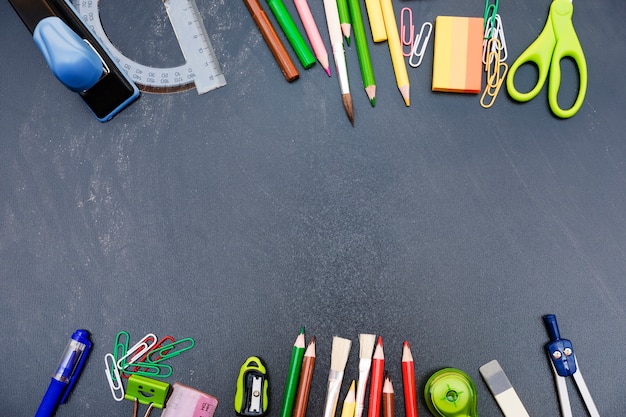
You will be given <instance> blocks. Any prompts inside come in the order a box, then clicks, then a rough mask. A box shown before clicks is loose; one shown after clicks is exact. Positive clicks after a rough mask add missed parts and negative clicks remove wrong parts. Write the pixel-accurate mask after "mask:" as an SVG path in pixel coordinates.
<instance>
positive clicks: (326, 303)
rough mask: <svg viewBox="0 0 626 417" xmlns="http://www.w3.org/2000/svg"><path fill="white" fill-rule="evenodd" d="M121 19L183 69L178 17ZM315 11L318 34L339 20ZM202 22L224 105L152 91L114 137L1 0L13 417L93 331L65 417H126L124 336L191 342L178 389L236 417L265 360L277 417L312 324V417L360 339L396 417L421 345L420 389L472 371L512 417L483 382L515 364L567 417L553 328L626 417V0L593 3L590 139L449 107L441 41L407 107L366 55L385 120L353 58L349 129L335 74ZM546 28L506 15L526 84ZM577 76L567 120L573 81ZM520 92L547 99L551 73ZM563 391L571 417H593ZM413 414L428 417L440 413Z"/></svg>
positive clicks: (585, 111) (454, 99) (543, 114)
mask: <svg viewBox="0 0 626 417" xmlns="http://www.w3.org/2000/svg"><path fill="white" fill-rule="evenodd" d="M104 3H106V4H105V5H102V10H101V14H102V18H103V24H104V26H105V28H106V29H107V31H108V32H109V36H110V38H111V39H112V40H113V41H114V43H116V45H118V47H119V48H120V49H121V50H122V51H124V52H125V53H126V54H127V55H128V56H130V57H132V58H134V59H136V60H137V61H139V62H142V63H144V64H150V65H155V66H162V65H168V64H171V63H172V62H174V63H176V62H180V60H181V59H182V58H181V57H180V56H179V55H180V53H179V52H178V49H177V46H176V43H175V39H174V35H173V33H171V29H170V27H169V23H168V21H167V16H166V15H165V13H164V11H163V7H162V5H161V2H159V1H152V2H148V1H145V0H144V1H142V2H140V3H141V5H139V3H137V2H131V1H123V2H122V1H119V2H104ZM310 3H311V9H312V11H313V14H314V16H315V17H316V19H318V22H320V23H324V11H323V6H322V2H321V1H311V2H310ZM263 4H264V7H265V6H266V5H265V3H263ZM286 5H287V7H288V9H289V10H290V11H293V12H294V13H295V7H294V5H293V3H292V2H289V1H286ZM404 6H408V7H411V8H412V9H413V13H414V17H415V19H416V21H417V22H418V23H421V22H422V21H425V20H430V21H433V20H434V18H435V17H436V16H438V15H459V16H481V15H482V12H483V7H484V2H482V1H480V0H472V1H463V2H460V1H454V0H413V1H397V2H395V8H396V15H397V16H398V17H399V12H400V8H401V7H404ZM198 7H199V9H200V11H201V13H202V17H203V18H204V22H205V25H206V26H207V28H208V32H209V34H210V37H211V41H212V43H213V46H214V48H215V50H216V53H217V55H218V57H219V61H220V63H221V65H222V67H223V70H224V73H225V76H226V80H227V82H228V85H227V86H225V87H223V88H220V89H218V90H216V91H213V92H210V93H208V94H206V95H201V96H199V95H198V94H196V92H195V91H188V92H183V93H178V94H170V95H155V94H143V95H142V96H141V98H140V99H139V100H138V101H137V102H136V103H134V104H133V105H131V106H130V107H129V108H127V109H126V110H124V111H123V112H122V113H120V114H119V115H118V116H116V117H115V118H114V119H113V120H112V121H110V122H107V123H105V124H101V123H99V122H98V121H97V120H96V119H95V118H94V117H93V116H92V115H91V114H90V113H89V111H88V109H87V107H86V106H85V105H84V104H83V103H82V101H81V100H80V99H79V97H78V96H76V95H75V94H73V93H71V92H69V91H68V90H67V89H65V88H64V87H63V86H62V85H61V84H60V83H59V82H57V81H56V80H55V79H54V76H53V75H52V73H51V72H50V71H49V70H48V69H47V67H46V64H45V61H44V59H43V57H42V56H41V54H40V53H39V51H38V50H37V48H36V46H35V45H34V43H33V42H32V40H31V38H30V34H29V32H28V31H27V30H26V28H25V27H24V26H23V25H22V23H21V21H20V20H19V17H18V16H17V14H15V13H14V11H13V10H12V8H11V7H10V5H9V4H8V3H7V2H1V3H0V20H1V22H0V28H1V29H0V31H1V33H2V39H3V40H4V41H3V42H2V44H1V46H0V50H1V54H0V56H1V64H0V65H1V67H0V120H1V123H0V126H1V130H2V134H1V136H2V140H1V142H0V294H1V295H2V302H1V303H0V320H1V321H0V323H1V327H0V328H1V330H2V335H3V339H4V340H3V347H4V348H3V349H4V355H3V361H2V362H3V364H2V366H1V369H2V371H1V373H0V374H1V376H2V380H3V384H2V388H0V414H1V415H3V416H27V415H33V414H34V413H35V410H36V409H37V406H38V403H39V400H40V398H41V396H42V395H43V393H44V391H45V389H46V387H47V384H48V382H49V377H50V374H51V372H52V371H53V368H54V366H55V365H56V363H57V361H58V359H59V355H60V354H61V352H62V350H63V348H64V346H65V344H66V343H67V340H68V338H69V336H70V335H71V333H72V332H73V331H74V330H75V329H76V328H85V329H88V330H89V331H90V332H91V334H92V339H93V342H94V349H93V352H92V355H91V357H90V359H89V362H88V364H87V367H86V369H85V370H84V373H83V375H82V376H81V379H80V381H79V383H78V385H77V386H76V389H75V391H74V392H73V394H72V396H71V397H70V400H69V402H68V403H67V404H66V405H64V406H62V407H61V408H60V409H59V410H58V412H57V415H58V416H70V415H84V416H87V415H107V416H128V415H130V414H131V413H132V404H131V402H129V401H123V402H121V403H116V402H115V401H113V399H112V398H111V395H110V393H109V389H108V386H107V383H106V380H105V377H104V363H103V356H104V354H105V353H107V352H110V351H112V349H113V343H114V339H115V335H116V334H117V332H119V331H121V330H126V331H128V332H129V333H130V335H131V339H132V340H133V341H137V340H138V339H139V338H140V337H142V336H143V335H145V334H146V333H148V332H154V333H156V334H157V335H158V336H165V335H168V334H169V335H172V336H174V337H175V338H182V337H193V338H194V339H195V340H196V346H195V348H194V349H193V350H191V351H189V352H186V353H185V354H183V355H181V356H180V357H178V358H175V359H172V360H171V364H172V366H173V367H174V374H173V375H172V377H170V378H169V379H168V380H167V381H168V382H170V383H173V382H175V381H179V382H181V383H184V384H186V385H189V386H192V387H194V388H197V389H199V390H202V391H205V392H207V393H210V394H213V395H215V396H216V397H218V399H219V400H220V405H219V407H218V410H217V414H216V415H217V416H218V417H224V416H232V415H234V411H233V409H232V401H233V396H234V392H235V379H236V376H237V373H238V370H239V366H240V365H241V364H242V363H243V361H244V360H245V359H246V358H247V357H248V356H250V355H260V356H262V357H263V358H264V359H265V360H266V362H267V364H268V367H269V369H270V377H271V380H272V389H273V391H272V397H271V398H272V401H273V408H272V410H271V413H270V416H274V417H275V416H277V415H278V414H279V409H280V401H281V399H282V391H283V384H284V381H285V378H286V373H287V366H288V362H289V357H290V353H291V347H292V344H293V341H294V340H295V337H296V335H297V333H298V330H299V328H300V326H302V325H304V326H306V331H307V337H310V336H312V335H315V336H316V338H317V341H318V344H317V346H318V361H317V365H316V370H315V374H314V383H313V388H312V392H311V399H310V404H309V415H310V416H315V415H321V414H322V411H323V405H324V398H325V394H326V380H327V376H328V369H329V366H330V350H331V348H330V346H331V345H330V344H331V340H332V336H334V335H339V336H343V337H347V338H350V339H352V340H353V342H354V344H353V348H352V354H351V356H350V360H349V362H348V366H347V369H346V377H345V379H344V386H343V390H342V394H341V398H343V395H344V394H345V392H346V389H347V386H348V383H349V380H350V379H352V378H356V377H357V365H358V349H359V348H358V334H359V333H362V332H371V333H376V334H379V335H382V336H383V340H384V346H385V353H386V358H387V369H388V370H389V372H390V375H391V377H392V379H393V381H394V383H395V387H396V391H397V395H396V411H397V414H398V416H403V415H404V409H403V396H402V393H401V387H402V383H401V368H400V358H401V347H402V342H403V341H404V340H408V341H409V342H410V343H411V346H412V348H413V355H414V357H415V361H416V374H417V379H418V381H417V382H418V391H420V392H421V390H423V387H424V384H425V382H426V380H427V378H428V377H429V376H430V375H431V374H432V373H433V372H434V371H436V370H438V369H440V368H443V367H448V366H451V367H457V368H460V369H462V370H464V371H465V372H467V373H468V374H469V375H470V376H471V377H472V378H473V379H474V382H475V383H476V385H477V389H478V395H479V414H480V415H481V416H494V417H495V416H499V415H501V413H500V411H499V409H498V407H497V404H496V402H495V401H494V399H493V397H491V395H490V394H489V391H488V390H487V387H486V385H485V384H484V383H483V381H482V380H481V377H480V375H479V372H478V367H479V366H481V365H483V364H484V363H486V362H488V361H490V360H492V359H498V360H499V362H500V363H501V365H502V366H503V368H504V370H505V372H506V373H507V375H508V377H509V379H510V380H511V382H512V383H513V385H514V387H515V388H516V390H517V392H518V394H519V395H520V397H521V398H522V400H523V402H524V404H525V405H526V408H527V409H528V411H529V413H530V415H532V416H553V415H559V409H558V400H557V396H556V391H555V387H554V382H553V378H552V375H551V371H550V368H549V364H548V362H547V360H546V357H545V354H544V351H543V345H544V344H545V342H547V340H548V338H547V334H546V331H545V329H544V327H543V324H542V321H541V317H542V315H544V314H547V313H554V314H556V315H557V318H558V319H559V323H560V325H561V333H562V335H563V337H566V338H570V339H571V340H572V341H573V342H574V346H575V348H576V352H577V356H578V360H579V363H580V366H581V368H582V370H583V374H584V376H585V378H586V381H587V385H588V386H589V389H590V391H591V393H592V395H593V398H594V399H595V401H596V404H597V406H598V409H599V410H600V413H601V414H602V415H622V414H623V412H624V410H625V409H626V400H625V399H624V395H623V394H624V393H623V381H624V371H625V370H626V369H625V368H624V361H623V346H624V345H625V343H626V327H625V326H624V323H625V318H626V312H625V306H626V302H625V301H624V300H625V299H626V280H625V279H624V276H625V275H626V215H625V210H624V208H625V207H626V193H625V190H626V165H625V164H626V143H625V141H624V131H626V117H625V113H624V111H625V109H626V101H625V97H626V84H625V83H624V81H623V72H624V67H625V66H626V33H625V32H626V29H625V26H624V25H623V22H624V21H626V7H624V4H623V2H622V1H620V0H606V1H580V0H578V1H576V2H575V10H574V25H575V27H576V29H577V32H578V36H579V38H580V41H581V43H582V45H583V48H584V50H585V54H586V57H587V61H588V68H589V88H588V92H587V97H586V100H585V104H584V105H583V107H582V109H581V110H580V111H579V112H578V114H577V115H576V116H574V117H573V118H571V119H568V120H560V119H557V118H555V117H554V116H552V114H551V113H550V111H549V108H548V106H547V92H546V90H545V89H544V90H543V91H542V93H541V94H540V96H539V97H538V98H536V99H535V100H533V101H532V102H530V103H527V104H519V103H516V102H514V101H512V100H511V99H510V98H509V97H508V96H507V94H506V92H505V91H503V92H501V94H500V96H499V97H498V99H497V101H496V103H495V105H494V107H493V108H492V109H490V110H484V109H482V108H481V107H480V106H479V102H478V101H479V97H477V96H474V95H460V94H446V93H433V92H431V91H430V81H431V69H432V43H431V45H430V46H429V48H428V51H427V57H426V58H425V60H424V63H423V64H422V67H420V68H419V69H416V70H414V69H409V76H410V80H411V98H412V103H411V107H410V108H406V107H405V106H404V104H403V102H402V99H401V97H400V94H399V92H398V90H397V88H396V86H395V79H394V76H393V70H392V66H391V62H390V59H389V53H388V48H387V46H386V45H385V44H380V45H379V44H377V45H374V44H373V43H372V42H370V48H371V49H370V50H371V53H372V60H373V63H374V69H375V71H376V78H377V84H378V93H377V97H378V98H377V101H378V103H377V106H376V107H375V108H371V107H370V105H369V103H368V101H367V98H366V96H365V93H364V91H363V89H362V86H361V78H360V73H359V71H358V64H357V57H356V50H355V46H354V44H352V46H351V47H350V48H347V59H348V68H349V71H350V77H351V78H350V81H351V88H352V93H353V98H354V105H355V119H356V123H355V127H354V128H353V127H351V126H350V124H349V122H348V120H347V118H346V117H345V114H344V113H343V108H342V105H341V99H340V95H339V87H338V84H337V79H336V77H334V76H333V77H331V78H328V77H327V76H326V75H324V73H323V71H322V69H321V67H320V66H319V64H318V65H316V66H315V67H314V68H312V69H310V70H302V71H301V77H300V79H299V80H298V81H296V82H295V83H292V84H289V83H287V82H286V81H285V80H284V78H283V76H282V74H281V72H280V71H279V69H278V68H277V66H276V64H275V61H274V60H273V58H272V56H271V54H270V52H269V50H268V48H267V47H266V45H265V44H264V42H263V40H262V39H261V37H260V36H259V33H258V30H257V28H256V26H255V25H254V23H253V21H252V19H251V17H250V15H249V13H248V12H247V10H246V8H245V6H244V4H243V2H240V1H224V0H220V1H202V0H199V1H198ZM548 7H549V1H546V0H526V1H522V0H507V1H502V2H500V7H499V12H500V15H501V16H502V19H503V22H504V27H505V33H506V35H507V43H508V50H509V55H510V57H509V60H508V63H509V64H510V63H512V61H513V59H514V58H515V57H517V56H518V55H519V53H520V52H521V51H522V50H523V49H524V48H525V47H526V46H527V45H528V44H529V43H530V42H531V41H532V40H533V39H534V38H535V37H536V36H537V34H538V33H539V31H540V30H541V29H542V28H543V25H544V23H545V19H546V16H547V11H548ZM294 16H295V14H294ZM272 19H273V18H272ZM296 21H297V22H298V24H300V22H299V20H298V19H297V18H296ZM322 29H323V30H322V35H323V38H324V40H325V41H326V42H327V40H328V38H327V33H326V32H325V24H323V25H322ZM366 29H367V30H368V33H369V26H368V25H367V22H366ZM281 36H282V35H281ZM431 42H432V41H431ZM327 46H328V43H327ZM300 69H301V67H300ZM563 70H564V75H563V89H564V91H563V97H565V98H564V100H566V99H567V97H568V93H569V96H572V95H573V93H574V90H573V88H572V86H573V85H574V83H575V82H576V73H575V71H574V70H573V66H572V64H571V63H569V62H564V63H563ZM333 74H334V72H333ZM520 77H521V78H520V85H522V84H523V83H524V82H527V85H530V84H531V82H532V79H533V77H534V73H533V72H532V70H530V71H526V72H523V73H520ZM569 386H570V396H571V401H572V406H573V409H574V415H585V414H584V413H585V410H584V409H583V407H582V405H581V400H580V398H579V397H578V395H576V394H574V392H575V391H574V388H573V384H571V383H570V384H569ZM419 408H420V413H421V415H428V411H427V409H426V407H425V404H424V402H423V396H422V395H421V394H420V395H419ZM155 413H156V415H158V413H159V412H158V410H157V411H154V412H153V415H154V414H155Z"/></svg>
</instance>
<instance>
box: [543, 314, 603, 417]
mask: <svg viewBox="0 0 626 417" xmlns="http://www.w3.org/2000/svg"><path fill="white" fill-rule="evenodd" d="M543 322H544V324H545V325H546V329H547V330H548V334H549V335H550V342H549V343H548V344H546V352H547V354H548V357H549V358H550V364H551V365H552V372H553V374H554V379H555V382H556V388H557V393H558V396H559V403H560V406H561V414H562V415H563V417H572V409H571V406H570V403H569V396H568V394H567V385H566V381H565V378H567V377H569V376H572V377H574V381H575V382H576V385H577V386H578V390H579V391H580V395H581V396H582V398H583V401H584V402H585V406H586V407H587V410H588V411H589V415H590V416H591V417H600V413H598V409H597V408H596V405H595V404H594V402H593V399H592V398H591V394H590V393H589V390H588V389H587V384H585V380H584V379H583V376H582V373H581V372H580V369H579V367H578V363H577V361H576V355H575V354H574V347H573V346H572V342H571V341H570V340H567V339H561V335H560V332H559V326H558V324H557V322H556V316H555V315H554V314H548V315H545V316H543Z"/></svg>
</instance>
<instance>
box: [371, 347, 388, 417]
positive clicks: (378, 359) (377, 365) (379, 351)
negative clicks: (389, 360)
mask: <svg viewBox="0 0 626 417" xmlns="http://www.w3.org/2000/svg"><path fill="white" fill-rule="evenodd" d="M384 371H385V353H384V351H383V338H382V337H381V336H378V341H377V342H376V349H374V357H373V359H372V376H371V382H370V399H369V407H368V409H367V416H368V417H380V399H381V394H382V389H383V376H384Z"/></svg>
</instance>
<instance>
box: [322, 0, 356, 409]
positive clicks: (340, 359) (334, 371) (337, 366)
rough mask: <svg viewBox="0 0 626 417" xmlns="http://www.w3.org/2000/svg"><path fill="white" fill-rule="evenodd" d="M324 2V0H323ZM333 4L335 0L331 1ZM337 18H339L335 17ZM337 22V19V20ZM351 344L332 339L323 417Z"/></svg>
mask: <svg viewBox="0 0 626 417" xmlns="http://www.w3.org/2000/svg"><path fill="white" fill-rule="evenodd" d="M324 1H325V2H326V0H324ZM332 1H333V2H334V1H335V0H332ZM337 17H339V16H337ZM337 21H339V19H337ZM351 347H352V342H351V341H350V340H349V339H344V338H343V337H338V336H335V337H333V346H332V353H331V356H330V372H329V373H328V393H327V394H326V404H325V405H324V417H334V416H335V411H336V409H337V400H338V399H339V391H340V390H341V382H342V381H343V372H344V370H345V369H346V363H347V362H348V356H349V355H350V348H351Z"/></svg>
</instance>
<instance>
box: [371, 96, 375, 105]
mask: <svg viewBox="0 0 626 417" xmlns="http://www.w3.org/2000/svg"><path fill="white" fill-rule="evenodd" d="M370 104H371V105H372V107H376V97H372V99H371V100H370Z"/></svg>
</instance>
